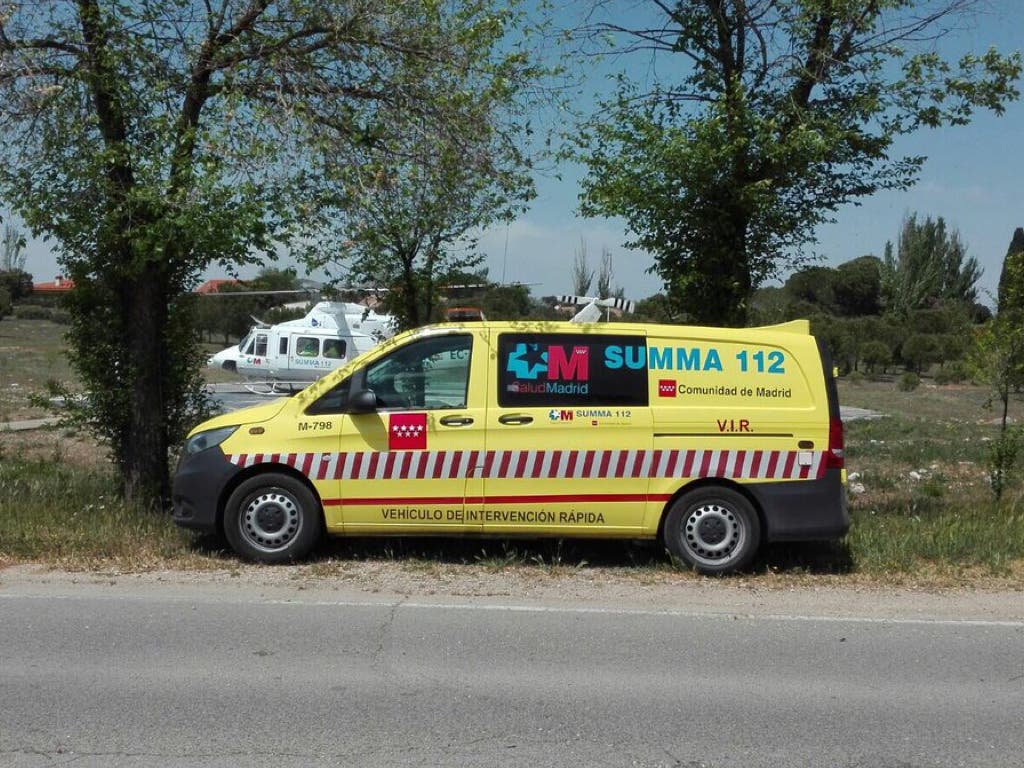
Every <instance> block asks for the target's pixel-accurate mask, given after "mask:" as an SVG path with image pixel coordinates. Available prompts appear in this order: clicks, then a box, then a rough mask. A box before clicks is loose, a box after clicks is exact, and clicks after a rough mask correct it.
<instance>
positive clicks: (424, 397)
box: [314, 331, 487, 534]
mask: <svg viewBox="0 0 1024 768" xmlns="http://www.w3.org/2000/svg"><path fill="white" fill-rule="evenodd" d="M477 342H479V339H477V338H476V337H475V335H474V334H473V333H470V332H456V331H449V332H442V333H432V334H429V335H424V336H421V337H420V338H414V339H411V340H409V341H408V342H407V343H405V344H403V345H401V346H397V347H394V348H392V349H391V350H389V351H388V352H387V353H385V354H383V355H381V356H379V357H377V358H375V359H373V360H371V361H370V362H368V363H367V364H366V365H365V366H364V367H363V368H360V369H359V370H357V371H355V372H354V373H353V374H352V375H351V376H350V377H348V378H347V379H345V380H344V382H342V383H340V384H339V385H338V387H336V388H335V389H336V390H338V391H337V392H335V391H333V390H332V392H329V393H328V395H325V397H324V398H321V400H323V401H324V402H328V401H329V399H330V398H334V400H335V401H336V403H337V406H335V410H337V411H340V413H339V414H338V417H337V418H338V420H339V422H340V426H341V435H340V439H339V443H338V449H337V454H336V458H335V459H334V462H333V464H332V465H331V467H330V469H329V472H330V474H331V475H332V476H333V477H336V478H337V479H338V480H339V481H340V485H339V487H338V496H337V497H335V498H333V499H330V500H327V499H324V508H325V515H326V518H327V520H328V527H330V528H333V529H335V530H338V529H339V528H342V529H343V530H344V531H345V532H346V533H365V534H373V533H386V532H387V531H389V530H391V531H394V532H396V533H462V532H465V531H468V530H473V529H475V530H479V524H478V523H475V524H474V523H469V522H467V521H466V519H465V514H464V503H465V497H466V494H467V488H469V486H470V484H471V483H477V484H478V485H479V484H480V483H481V481H480V480H479V479H476V480H472V479H471V474H472V473H471V469H472V466H473V462H474V461H475V457H476V456H478V455H479V454H480V453H481V452H482V451H483V444H484V437H483V435H484V426H485V414H486V376H487V356H486V354H484V352H483V350H482V349H480V348H479V347H480V346H481V345H479V344H478V343H477ZM370 392H372V393H373V394H372V400H373V405H372V406H369V407H367V406H366V405H365V401H366V398H367V397H368V395H367V393H370ZM357 401H362V402H363V403H364V404H363V406H360V407H358V408H357V407H355V406H354V405H353V403H355V402H357ZM314 410H315V408H314ZM471 492H472V493H473V494H474V495H477V496H479V495H480V492H481V491H480V488H478V487H477V488H474V489H473V490H472V491H471ZM332 523H333V525H332Z"/></svg>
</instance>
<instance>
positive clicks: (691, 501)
mask: <svg viewBox="0 0 1024 768" xmlns="http://www.w3.org/2000/svg"><path fill="white" fill-rule="evenodd" d="M662 535H663V537H664V542H665V548H666V549H668V551H669V552H670V553H671V554H672V555H674V556H675V557H677V558H679V559H680V560H682V561H683V562H684V563H686V564H687V565H689V566H690V567H691V568H693V569H694V570H696V571H697V572H699V573H703V574H707V575H719V574H725V573H732V572H734V571H737V570H739V569H741V568H743V567H744V566H746V565H748V564H749V563H750V561H751V560H752V559H753V557H754V554H755V553H756V552H757V548H758V547H759V546H760V544H761V522H760V520H758V517H757V512H756V511H755V510H754V507H753V506H752V505H751V503H750V502H749V501H748V500H747V498H746V497H745V496H743V495H742V494H740V493H737V492H736V491H734V490H732V489H729V488H719V487H710V486H709V487H705V488H698V489H697V490H695V491H690V492H689V493H687V494H684V495H683V496H681V497H680V498H679V499H677V500H676V502H675V503H674V504H673V505H672V507H671V508H670V509H669V511H668V517H667V518H665V527H664V529H663V531H662Z"/></svg>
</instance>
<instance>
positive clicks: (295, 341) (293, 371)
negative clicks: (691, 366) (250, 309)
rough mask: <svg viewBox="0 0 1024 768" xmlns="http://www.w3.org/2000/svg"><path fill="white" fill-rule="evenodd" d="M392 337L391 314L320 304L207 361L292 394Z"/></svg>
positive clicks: (269, 390)
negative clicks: (298, 317) (303, 314)
mask: <svg viewBox="0 0 1024 768" xmlns="http://www.w3.org/2000/svg"><path fill="white" fill-rule="evenodd" d="M556 300H557V301H558V303H559V304H563V305H576V306H582V309H581V310H580V311H579V312H577V313H576V315H575V316H573V317H572V319H571V320H570V322H573V323H593V322H597V321H599V320H600V319H601V314H602V310H605V311H610V310H612V309H615V310H619V311H621V312H633V309H634V303H633V302H632V301H628V300H626V299H617V298H606V299H602V298H595V297H592V296H558V297H556ZM446 315H447V319H448V320H449V321H451V322H465V321H474V320H483V319H484V316H483V313H482V312H480V310H479V309H476V308H473V307H454V308H451V309H449V310H448V311H447V312H446ZM392 335H394V323H393V318H392V317H391V315H383V314H379V313H377V312H374V311H373V310H371V309H367V308H366V307H364V306H363V305H362V304H353V303H349V302H337V301H321V302H319V303H317V304H316V305H314V306H313V308H312V309H310V310H309V312H308V313H307V314H306V316H305V317H303V318H300V319H298V320H288V321H286V322H283V323H277V324H276V325H269V324H267V323H260V322H258V324H257V325H255V326H253V327H252V329H250V331H249V333H248V334H246V336H245V338H243V339H242V340H241V341H240V342H238V344H237V345H236V346H233V347H228V348H227V349H224V350H221V351H220V352H218V353H217V354H215V355H213V356H212V357H210V358H209V360H208V361H207V365H208V366H209V367H211V368H221V369H223V370H226V371H231V372H232V373H237V374H239V375H240V376H242V377H244V378H246V379H248V380H250V381H251V382H252V383H251V384H248V385H246V388H247V389H249V391H251V392H252V393H253V394H261V395H279V394H291V393H293V392H295V391H296V389H298V388H302V387H305V386H306V385H307V384H309V383H310V382H313V381H315V380H316V379H318V378H320V377H321V376H323V375H324V374H326V373H328V372H329V371H333V370H334V369H335V368H339V367H341V366H342V365H344V364H345V363H347V362H348V361H349V360H351V359H352V358H354V357H357V356H358V355H361V354H362V353H363V352H366V351H368V350H370V349H372V348H373V347H375V346H377V345H378V344H379V343H380V342H382V341H384V340H385V339H388V338H390V337H391V336H392Z"/></svg>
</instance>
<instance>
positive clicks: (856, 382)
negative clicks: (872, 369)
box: [846, 371, 864, 387]
mask: <svg viewBox="0 0 1024 768" xmlns="http://www.w3.org/2000/svg"><path fill="white" fill-rule="evenodd" d="M846 380H847V381H848V382H850V383H851V384H852V385H853V386H855V387H859V386H861V385H863V384H864V374H863V373H861V372H860V371H853V372H851V373H850V375H849V376H847V377H846Z"/></svg>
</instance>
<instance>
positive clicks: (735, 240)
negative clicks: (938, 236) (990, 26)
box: [577, 0, 1021, 325]
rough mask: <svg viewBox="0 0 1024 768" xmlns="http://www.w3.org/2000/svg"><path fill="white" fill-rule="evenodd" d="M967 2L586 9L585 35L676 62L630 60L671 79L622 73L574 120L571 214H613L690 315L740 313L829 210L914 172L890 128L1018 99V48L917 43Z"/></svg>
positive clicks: (788, 1)
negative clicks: (982, 49) (955, 50)
mask: <svg viewBox="0 0 1024 768" xmlns="http://www.w3.org/2000/svg"><path fill="white" fill-rule="evenodd" d="M974 5H975V3H974V2H973V0H942V1H941V2H929V3H926V4H922V3H920V2H917V1H916V0H878V1H872V2H849V0H676V1H675V2H662V0H651V2H648V3H646V4H631V5H630V10H629V18H630V21H629V22H622V21H620V20H619V19H620V18H622V17H624V16H626V11H625V9H622V8H620V7H619V6H620V4H618V3H610V2H609V3H602V4H601V5H600V8H601V9H604V11H605V12H606V16H605V17H604V19H603V20H602V19H599V20H597V21H595V22H594V23H593V24H591V25H590V26H589V27H588V28H587V29H586V30H585V31H586V32H587V33H588V34H590V35H591V38H590V39H593V40H604V39H607V38H609V37H611V38H612V39H613V41H615V42H616V43H617V44H618V45H617V48H616V50H617V51H619V52H627V53H633V52H636V53H639V54H643V55H645V56H655V57H663V56H670V57H672V58H673V60H678V61H677V63H675V64H674V65H673V64H670V65H669V66H665V67H658V68H655V67H653V66H652V67H648V68H645V71H646V72H653V71H657V72H670V73H672V75H673V77H672V79H669V77H667V76H666V77H663V78H662V79H660V80H657V81H656V82H655V84H654V85H653V86H652V87H650V88H641V87H640V86H639V85H637V84H633V83H630V82H627V81H625V80H623V81H622V82H621V83H620V87H619V90H618V94H617V96H616V98H614V99H612V100H610V101H608V102H606V103H604V104H602V105H601V111H600V112H599V113H598V115H597V117H596V118H595V120H594V122H593V123H591V124H590V125H589V126H588V127H587V128H586V129H585V130H583V132H582V135H581V136H580V138H579V142H578V151H577V156H578V157H579V158H580V159H581V160H583V162H585V163H586V164H587V166H588V167H589V175H588V176H587V178H586V179H585V181H584V184H583V192H582V210H583V212H584V213H585V214H589V215H598V214H600V215H614V216H622V217H623V218H625V220H626V222H627V225H628V228H629V230H630V232H631V234H632V238H631V240H630V242H629V243H628V245H630V246H632V247H636V248H642V249H645V250H647V251H649V252H650V253H651V254H653V256H654V270H655V271H656V272H657V273H658V274H659V275H660V276H661V278H662V279H663V280H664V281H665V287H666V292H667V295H668V297H669V299H670V300H671V301H672V302H673V304H675V305H676V307H678V309H679V310H680V311H682V312H685V313H686V314H687V315H689V316H690V318H691V319H693V320H697V321H701V322H709V323H722V324H727V325H740V324H743V323H744V321H745V320H746V317H747V304H748V299H749V297H750V294H751V291H752V290H753V289H754V288H756V287H757V286H758V285H759V284H760V283H761V282H762V281H763V280H765V279H766V278H768V277H770V276H773V275H775V274H776V273H777V272H778V271H779V270H780V268H782V267H790V266H794V265H796V264H798V263H799V262H800V261H801V260H802V258H803V257H804V255H805V247H806V245H807V244H808V243H809V242H811V241H812V240H813V237H814V231H815V228H816V227H817V226H818V225H819V224H820V223H822V222H824V221H828V220H829V219H830V216H831V215H832V213H833V212H834V211H836V209H837V208H838V207H839V206H841V205H843V204H844V203H847V202H850V201H855V200H858V199H859V198H862V197H864V196H866V195H870V194H872V193H874V192H876V191H877V190H880V189H903V188H906V187H908V186H910V185H911V184H913V183H914V181H915V180H916V178H917V174H918V171H919V169H920V167H921V164H922V163H923V161H924V158H922V157H903V158H893V157H890V152H891V149H892V145H893V142H894V140H895V139H896V138H897V137H898V136H900V135H902V134H906V133H909V132H911V131H914V130H916V129H918V128H919V127H922V126H940V125H959V124H964V123H967V122H968V121H969V120H970V119H971V116H972V113H973V112H974V110H975V109H976V108H985V109H989V110H992V111H994V112H996V113H1001V112H1002V110H1003V105H1004V103H1005V102H1006V101H1007V100H1009V99H1014V98H1016V97H1017V95H1018V93H1017V89H1016V87H1015V81H1016V79H1017V78H1018V77H1019V75H1020V71H1021V59H1020V56H1019V55H1018V54H1013V55H1011V56H1002V55H1000V54H999V53H997V52H996V51H994V50H990V51H988V52H986V53H984V54H981V55H966V56H963V57H962V58H961V59H960V60H959V61H958V62H957V63H955V64H953V63H950V62H948V61H946V60H944V59H943V58H942V57H941V56H940V55H939V54H937V53H935V52H934V50H933V44H934V41H935V38H937V37H939V36H940V35H941V34H942V32H943V29H944V28H945V25H946V24H947V23H948V22H951V21H955V20H956V19H957V18H959V17H961V16H963V15H964V14H966V13H968V12H969V11H970V10H971V9H972V7H973V6H974ZM595 15H596V14H595ZM637 18H639V19H641V20H640V21H639V22H633V20H634V19H637ZM677 72H681V73H682V74H681V75H679V76H678V77H675V73H677Z"/></svg>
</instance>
